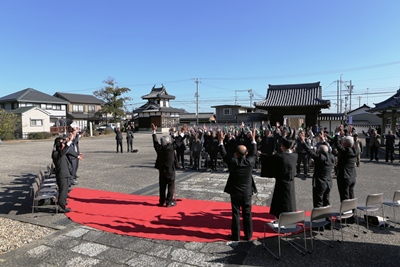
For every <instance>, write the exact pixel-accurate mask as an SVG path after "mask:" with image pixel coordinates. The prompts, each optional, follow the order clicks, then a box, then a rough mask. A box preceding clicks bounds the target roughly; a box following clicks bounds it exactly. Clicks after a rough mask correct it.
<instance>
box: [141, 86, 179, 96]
mask: <svg viewBox="0 0 400 267" xmlns="http://www.w3.org/2000/svg"><path fill="white" fill-rule="evenodd" d="M153 98H157V99H175V96H173V95H170V94H168V93H167V90H166V89H165V87H164V86H162V87H159V88H156V87H155V86H153V88H152V89H151V92H150V93H149V94H147V95H144V96H142V99H153Z"/></svg>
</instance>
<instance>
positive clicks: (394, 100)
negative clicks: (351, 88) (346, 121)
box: [369, 89, 400, 112]
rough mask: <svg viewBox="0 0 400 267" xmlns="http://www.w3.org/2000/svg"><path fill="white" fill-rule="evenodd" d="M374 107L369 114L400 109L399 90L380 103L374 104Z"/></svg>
mask: <svg viewBox="0 0 400 267" xmlns="http://www.w3.org/2000/svg"><path fill="white" fill-rule="evenodd" d="M374 105H375V107H374V108H371V109H370V110H369V112H380V111H385V110H393V109H398V108H400V89H399V90H397V92H396V93H395V94H394V95H393V96H391V97H389V98H388V99H386V100H384V101H382V102H380V103H377V104H375V103H374Z"/></svg>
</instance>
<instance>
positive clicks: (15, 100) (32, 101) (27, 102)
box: [0, 88, 69, 132]
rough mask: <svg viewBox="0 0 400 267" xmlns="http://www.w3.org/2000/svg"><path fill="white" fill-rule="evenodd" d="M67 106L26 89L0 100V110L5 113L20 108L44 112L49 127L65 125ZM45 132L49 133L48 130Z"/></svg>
mask: <svg viewBox="0 0 400 267" xmlns="http://www.w3.org/2000/svg"><path fill="white" fill-rule="evenodd" d="M68 104H69V102H68V101H65V100H63V99H60V98H57V97H54V96H51V95H48V94H45V93H42V92H40V91H37V90H35V89H32V88H27V89H24V90H21V91H18V92H15V93H13V94H10V95H6V96H3V97H1V98H0V108H3V109H5V110H7V111H12V110H15V109H18V108H22V107H39V108H41V109H42V110H45V111H46V112H48V113H49V114H50V125H53V124H57V123H61V124H66V118H67V105H68ZM46 125H47V124H46ZM23 127H24V125H23ZM22 131H23V132H24V131H25V130H24V129H23V130H22ZM46 131H50V129H47V130H46Z"/></svg>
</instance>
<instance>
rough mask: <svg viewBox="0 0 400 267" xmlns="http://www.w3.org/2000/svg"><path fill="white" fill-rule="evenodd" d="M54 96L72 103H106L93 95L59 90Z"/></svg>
mask: <svg viewBox="0 0 400 267" xmlns="http://www.w3.org/2000/svg"><path fill="white" fill-rule="evenodd" d="M54 97H57V98H61V99H64V100H66V101H68V102H70V103H81V104H97V105H102V104H104V101H102V100H100V99H98V98H96V97H95V96H93V95H83V94H70V93H60V92H57V93H55V94H54Z"/></svg>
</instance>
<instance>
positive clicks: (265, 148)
mask: <svg viewBox="0 0 400 267" xmlns="http://www.w3.org/2000/svg"><path fill="white" fill-rule="evenodd" d="M259 150H260V151H261V177H272V174H271V173H272V169H273V165H272V164H271V163H272V161H271V157H272V155H273V154H274V152H275V138H274V137H273V136H272V132H271V130H270V129H265V130H264V135H263V137H262V139H261V143H260V147H259Z"/></svg>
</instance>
